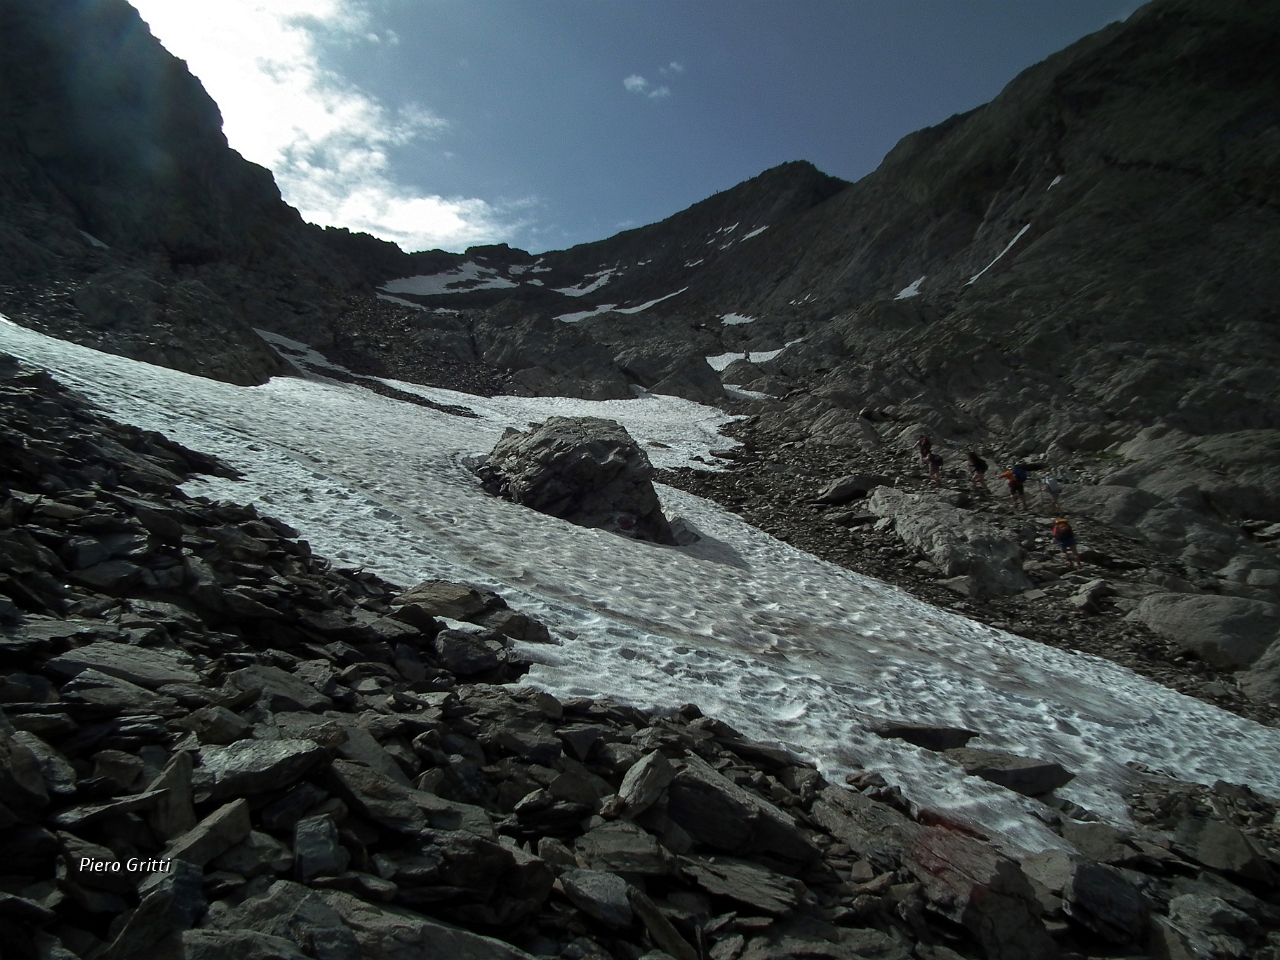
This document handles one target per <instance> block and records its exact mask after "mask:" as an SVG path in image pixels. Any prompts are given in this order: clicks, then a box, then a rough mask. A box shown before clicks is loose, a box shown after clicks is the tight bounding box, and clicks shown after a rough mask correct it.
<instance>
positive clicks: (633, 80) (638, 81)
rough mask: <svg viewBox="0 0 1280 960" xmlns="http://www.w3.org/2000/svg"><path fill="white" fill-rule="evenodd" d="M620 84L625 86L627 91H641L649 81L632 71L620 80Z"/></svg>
mask: <svg viewBox="0 0 1280 960" xmlns="http://www.w3.org/2000/svg"><path fill="white" fill-rule="evenodd" d="M622 85H623V86H624V87H626V88H627V92H628V93H643V92H644V90H645V88H646V87H648V86H649V81H648V80H646V79H645V78H644V77H642V76H640V75H639V74H638V73H633V74H632V75H631V76H629V77H627V78H626V79H625V80H623V81H622Z"/></svg>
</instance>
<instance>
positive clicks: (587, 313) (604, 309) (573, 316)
mask: <svg viewBox="0 0 1280 960" xmlns="http://www.w3.org/2000/svg"><path fill="white" fill-rule="evenodd" d="M688 289H689V288H688V287H681V288H680V289H679V290H677V291H676V292H675V293H668V294H667V295H666V296H663V297H658V298H657V299H655V300H650V301H648V302H647V303H642V304H640V305H639V306H637V307H619V306H617V305H616V304H613V303H602V304H600V306H598V307H596V308H595V309H593V310H579V311H577V312H576V313H562V314H560V316H558V317H556V319H557V320H563V321H564V322H565V323H577V322H578V321H579V320H585V319H586V318H587V317H594V316H595V315H596V314H597V313H608V312H609V311H610V310H612V311H613V312H614V313H640V312H642V311H644V310H648V309H649V308H650V307H652V306H653V305H654V304H655V303H661V302H662V301H663V300H670V299H671V298H672V297H677V296H679V295H680V294H682V293H684V292H685V291H686V290H688Z"/></svg>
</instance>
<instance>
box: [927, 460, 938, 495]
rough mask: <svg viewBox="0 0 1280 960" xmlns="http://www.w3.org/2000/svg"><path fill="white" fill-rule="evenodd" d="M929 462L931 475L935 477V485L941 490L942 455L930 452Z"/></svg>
mask: <svg viewBox="0 0 1280 960" xmlns="http://www.w3.org/2000/svg"><path fill="white" fill-rule="evenodd" d="M927 463H928V464H929V476H930V477H931V478H932V479H933V485H934V486H935V487H937V488H938V489H939V490H941V489H942V457H941V456H939V455H938V454H936V453H931V454H929V458H928V460H927Z"/></svg>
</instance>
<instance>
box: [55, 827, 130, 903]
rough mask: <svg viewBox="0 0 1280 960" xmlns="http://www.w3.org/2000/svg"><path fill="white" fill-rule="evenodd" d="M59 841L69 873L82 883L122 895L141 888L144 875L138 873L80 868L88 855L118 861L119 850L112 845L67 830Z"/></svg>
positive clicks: (92, 857) (90, 858) (94, 858)
mask: <svg viewBox="0 0 1280 960" xmlns="http://www.w3.org/2000/svg"><path fill="white" fill-rule="evenodd" d="M58 843H59V846H60V847H61V848H62V856H63V861H64V862H65V863H66V865H67V877H68V878H69V879H71V880H72V881H74V882H75V883H78V884H80V886H82V887H90V888H92V889H94V890H105V891H107V892H108V893H118V894H121V895H129V894H132V893H134V892H135V891H136V890H137V886H138V880H139V879H140V878H139V876H138V875H137V874H131V873H127V872H125V871H123V870H120V871H115V870H88V869H86V870H82V869H80V863H81V861H82V860H84V859H86V858H87V859H89V860H92V861H95V862H99V861H102V862H111V861H118V860H119V859H120V858H119V857H117V856H116V853H115V851H114V850H112V849H111V848H110V847H104V846H101V845H99V844H96V843H90V842H89V841H88V840H84V839H82V838H80V837H77V836H76V835H75V834H74V833H67V832H66V831H62V832H60V833H59V834H58Z"/></svg>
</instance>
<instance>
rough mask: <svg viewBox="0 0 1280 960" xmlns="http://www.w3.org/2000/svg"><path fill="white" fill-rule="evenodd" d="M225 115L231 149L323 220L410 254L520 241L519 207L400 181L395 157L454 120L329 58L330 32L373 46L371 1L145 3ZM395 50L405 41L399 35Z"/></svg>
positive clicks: (142, 8)
mask: <svg viewBox="0 0 1280 960" xmlns="http://www.w3.org/2000/svg"><path fill="white" fill-rule="evenodd" d="M133 3H134V6H136V7H137V8H138V11H139V12H140V13H141V14H142V17H143V19H144V20H146V21H147V23H148V24H149V25H150V27H151V31H152V33H154V34H155V36H156V37H158V38H159V39H160V41H161V43H163V44H164V45H165V47H166V48H167V49H168V50H169V51H170V52H171V53H173V54H174V55H175V56H178V57H181V58H182V59H184V60H186V61H187V64H188V66H189V67H190V69H191V72H192V73H194V74H195V75H196V76H197V77H199V78H200V81H201V82H202V83H203V84H204V87H205V89H206V90H208V92H209V94H210V96H212V97H213V99H214V100H215V101H216V102H217V104H218V106H219V108H220V109H221V111H222V117H223V129H224V131H225V132H226V135H227V140H228V141H229V142H230V144H231V146H232V147H234V148H235V149H236V150H238V151H240V153H241V154H243V155H244V156H245V157H246V158H248V159H250V160H252V161H254V162H255V163H260V164H262V165H263V166H265V167H267V168H268V169H269V170H271V171H272V172H273V173H274V174H275V178H276V183H278V184H279V186H280V192H281V193H282V194H283V195H284V198H285V199H286V200H287V201H288V202H289V203H291V204H293V205H294V206H295V207H297V208H298V210H299V211H301V213H302V215H303V216H304V217H306V218H307V219H308V220H310V221H312V222H313V223H318V224H320V225H322V226H341V227H348V228H350V229H353V230H363V231H366V232H368V233H372V234H374V235H375V236H378V237H382V238H383V239H386V240H394V241H396V242H397V243H399V244H401V246H404V247H406V248H408V249H410V250H417V249H425V248H429V247H446V248H453V249H459V248H461V247H464V246H467V245H469V244H474V243H492V242H496V241H499V240H505V239H509V238H510V236H511V234H512V233H513V231H514V230H515V229H517V228H518V227H519V226H521V225H522V224H518V223H511V222H507V220H506V218H507V216H508V215H509V214H510V213H511V212H512V211H511V210H510V209H500V208H498V207H496V206H494V205H493V204H490V203H487V202H486V201H484V200H479V199H475V198H446V197H441V196H435V195H429V194H424V193H423V192H422V191H419V190H415V189H413V188H411V187H408V186H405V185H403V184H400V183H397V182H396V180H395V178H394V174H393V171H392V169H391V163H390V160H389V158H388V150H389V149H391V148H393V147H399V146H404V145H405V144H407V143H409V142H411V141H413V140H415V139H419V138H423V137H432V136H438V135H439V134H440V133H442V132H443V131H445V130H447V129H448V126H449V124H448V122H447V121H445V120H443V119H441V118H440V117H437V116H436V115H435V114H433V113H432V112H431V111H430V110H427V109H426V108H424V107H421V106H419V105H417V104H412V103H411V104H406V105H403V106H401V107H399V108H396V109H392V108H389V107H387V106H386V105H385V104H383V103H381V102H380V101H379V100H378V99H377V98H375V97H373V96H371V95H370V94H368V93H366V92H365V91H363V90H361V89H359V88H358V87H357V86H355V85H354V84H352V83H350V82H349V81H347V80H346V79H345V78H343V77H341V76H340V75H338V74H336V73H334V72H333V71H331V70H328V69H326V68H325V67H324V66H323V65H322V63H321V61H320V52H319V45H318V36H319V35H320V34H322V33H323V34H330V35H332V34H339V35H346V36H349V37H354V38H368V39H370V40H372V39H373V37H374V36H375V34H372V33H371V31H370V24H369V17H368V14H367V11H366V10H365V9H364V6H363V3H362V0H182V2H181V3H175V2H174V0H133ZM385 37H386V40H387V42H388V43H389V44H392V45H395V44H398V43H399V37H397V36H396V35H395V34H394V33H393V32H390V31H387V32H386V34H385Z"/></svg>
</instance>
